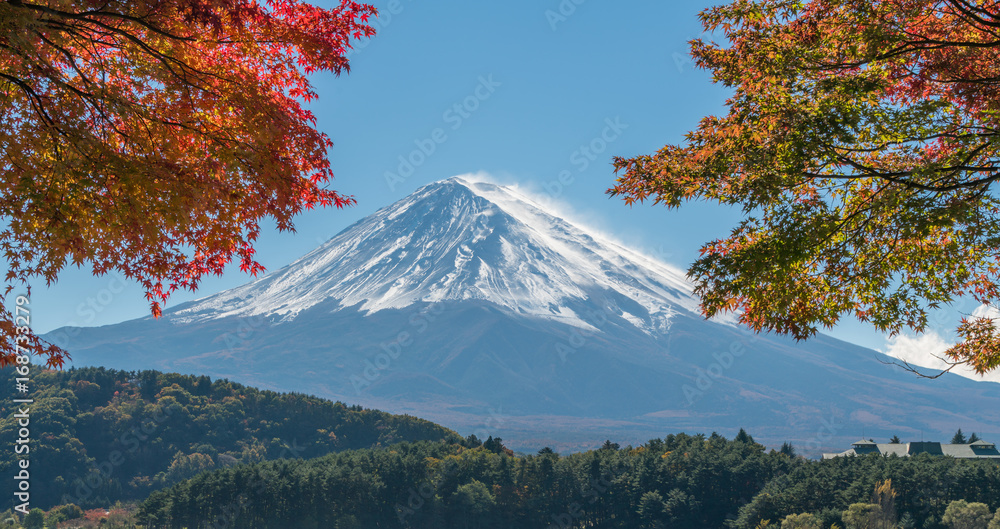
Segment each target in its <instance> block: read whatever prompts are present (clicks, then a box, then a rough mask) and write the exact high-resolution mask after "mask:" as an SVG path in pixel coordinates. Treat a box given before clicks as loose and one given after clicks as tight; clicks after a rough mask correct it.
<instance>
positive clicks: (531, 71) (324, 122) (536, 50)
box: [33, 0, 884, 347]
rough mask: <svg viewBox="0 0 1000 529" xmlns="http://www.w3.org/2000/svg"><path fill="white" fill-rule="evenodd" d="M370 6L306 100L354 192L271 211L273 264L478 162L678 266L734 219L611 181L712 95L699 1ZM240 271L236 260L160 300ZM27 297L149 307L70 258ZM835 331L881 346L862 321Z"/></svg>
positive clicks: (116, 315)
mask: <svg viewBox="0 0 1000 529" xmlns="http://www.w3.org/2000/svg"><path fill="white" fill-rule="evenodd" d="M330 4H332V3H330ZM374 5H375V6H376V7H377V8H379V10H380V12H381V13H382V14H381V16H380V19H379V21H378V22H377V23H376V26H377V28H378V34H377V35H376V36H375V37H374V38H373V39H372V40H370V41H368V42H366V43H362V45H360V46H358V48H357V49H356V50H355V51H354V52H353V53H352V54H351V56H350V57H351V61H352V71H351V73H350V74H348V75H344V76H342V77H340V78H336V77H333V76H331V75H317V76H316V77H315V78H314V83H315V86H316V89H317V91H318V93H319V94H320V97H319V99H318V101H316V102H315V104H313V105H312V108H313V110H314V112H315V113H316V115H317V117H318V124H319V128H320V129H321V130H322V131H324V132H326V133H327V134H328V135H329V136H330V137H331V138H332V139H333V141H334V143H335V146H334V147H333V148H332V149H331V151H330V157H331V161H332V163H333V167H334V170H335V172H336V174H337V178H336V180H335V181H334V182H332V184H331V187H332V188H334V189H337V190H338V191H341V192H343V193H346V194H350V195H353V196H354V197H355V198H356V199H357V201H358V205H357V206H356V207H354V208H350V209H347V210H323V211H317V212H310V213H308V214H305V215H302V216H301V217H300V218H299V219H298V222H297V233H294V234H293V233H278V232H275V231H274V230H273V229H271V227H270V226H271V225H270V224H268V225H267V226H268V227H267V228H266V229H265V233H264V235H263V236H262V238H261V240H260V243H259V245H258V252H259V256H260V259H261V262H262V263H263V264H264V265H265V266H266V267H267V268H268V269H269V270H275V269H277V268H279V267H281V266H283V265H285V264H287V263H289V262H291V261H292V260H294V259H295V258H296V257H298V256H300V255H302V254H304V253H306V252H308V251H309V250H311V249H313V248H314V247H316V246H317V245H318V244H319V243H321V242H322V241H325V240H326V239H328V238H330V237H332V236H333V235H335V234H336V233H337V232H339V231H340V230H341V229H343V228H345V227H346V226H348V225H349V224H351V223H353V222H354V221H356V220H357V219H359V218H361V217H363V216H365V215H368V214H370V213H372V212H373V211H375V210H377V209H379V208H381V207H384V206H386V205H388V204H391V203H392V202H394V201H396V200H398V199H400V198H402V197H404V196H406V195H407V194H408V193H410V192H411V191H413V190H414V189H416V188H418V187H420V186H422V185H424V184H427V183H429V182H433V181H436V180H441V179H444V178H447V177H449V176H453V175H457V174H463V173H470V172H477V171H485V172H488V173H490V174H491V175H493V176H494V177H495V178H496V179H497V180H499V181H500V182H516V183H519V184H521V185H523V186H526V187H528V188H529V189H534V190H535V191H537V192H540V193H545V194H548V195H549V196H551V197H553V198H556V199H558V200H559V201H561V202H563V203H564V204H565V205H567V206H568V207H570V208H572V209H573V210H574V211H575V213H576V216H577V217H584V218H586V219H587V220H588V223H590V224H591V225H592V226H594V227H597V228H599V229H601V230H603V231H605V232H608V233H610V234H612V235H614V236H616V237H617V238H618V239H620V240H622V241H624V242H626V243H628V244H630V245H632V246H635V247H637V248H639V249H641V250H643V251H645V252H647V253H649V254H651V255H654V256H657V257H659V258H661V259H663V260H665V261H667V262H670V263H672V264H675V265H678V266H680V267H682V268H687V266H688V264H690V262H691V261H692V260H693V259H694V258H695V257H696V256H697V252H698V248H699V247H700V245H701V244H702V243H704V242H706V241H708V240H710V239H712V238H716V237H721V236H724V235H725V234H726V233H728V230H729V228H731V227H732V226H733V225H734V224H735V222H737V221H738V219H739V218H740V216H739V211H737V210H732V209H728V208H724V207H720V206H715V205H711V204H704V203H695V204H689V205H687V206H685V207H684V208H683V209H681V210H679V211H668V210H666V209H665V208H662V207H655V206H651V205H642V206H636V207H632V208H629V207H627V206H625V205H624V203H623V202H621V201H620V200H619V199H611V198H609V197H608V196H607V195H606V194H605V191H606V190H607V188H608V187H610V186H611V185H612V183H613V181H614V174H613V172H612V170H611V158H612V157H613V156H616V155H621V156H632V155H636V154H642V153H651V152H653V151H655V150H657V149H659V148H660V147H662V146H663V145H664V144H666V143H671V142H679V141H681V140H682V139H683V136H684V134H685V132H687V131H688V130H691V129H692V128H694V127H695V126H696V125H697V122H698V120H699V119H700V118H701V117H702V116H704V115H706V114H712V113H720V112H723V111H724V106H723V103H724V100H725V97H726V95H727V91H726V90H725V89H724V88H723V87H720V86H717V85H713V84H712V83H711V80H710V77H709V75H708V74H707V73H706V72H704V71H701V70H697V69H695V68H694V66H693V64H692V63H691V62H690V60H689V58H688V56H687V52H688V45H687V41H689V40H690V39H692V38H694V37H696V36H699V35H701V34H702V28H701V26H700V23H699V22H698V19H697V16H696V15H697V13H698V11H700V10H701V9H703V8H705V7H707V6H708V5H709V4H708V3H702V2H663V1H629V0H626V1H622V2H610V1H607V0H508V1H505V2H459V1H456V0H435V1H434V2H429V1H421V0H394V1H392V2H389V1H386V0H377V1H376V2H375V3H374ZM421 146H423V151H420V147H421ZM432 148H433V151H432ZM425 152H429V153H430V154H424V153H425ZM401 159H404V160H407V159H408V160H409V161H410V162H411V163H409V165H412V170H411V168H410V167H408V166H407V164H403V162H401ZM412 162H417V163H412ZM560 175H561V176H562V180H563V182H560ZM248 280H249V278H248V276H246V275H245V274H242V273H241V272H240V271H239V269H238V268H237V267H230V270H229V271H228V272H227V273H226V274H224V275H223V276H222V277H217V278H216V277H213V278H209V279H207V280H206V281H204V283H203V284H202V286H201V288H200V290H199V291H198V292H197V293H194V294H192V293H188V292H184V293H179V294H176V295H175V296H174V297H173V298H172V302H171V304H176V303H179V302H182V301H185V300H189V299H193V298H196V297H201V296H205V295H208V294H212V293H214V292H217V291H219V290H223V289H226V288H230V287H233V286H236V285H239V284H242V283H245V282H246V281H248ZM33 306H34V312H33V315H34V317H35V328H36V330H37V331H39V332H46V331H49V330H52V329H55V328H58V327H61V326H63V325H105V324H109V323H115V322H119V321H124V320H128V319H132V318H137V317H142V316H145V315H148V313H149V309H148V305H147V303H146V302H145V300H144V298H143V296H142V292H141V289H140V288H138V287H137V286H135V285H130V284H126V283H122V282H121V281H120V280H119V279H118V278H116V277H114V276H105V277H99V278H95V277H93V276H92V274H91V272H90V270H89V269H76V268H71V269H67V270H65V271H63V273H62V275H61V276H60V279H59V281H58V282H57V283H56V284H55V285H53V286H52V287H50V288H45V287H44V286H42V285H38V286H36V287H35V289H34V292H33ZM832 334H834V335H836V336H838V337H840V338H843V339H847V340H850V341H854V342H856V343H860V344H862V345H867V346H872V347H881V346H883V344H884V338H883V337H882V336H881V335H879V334H877V333H875V332H874V331H873V330H871V329H868V328H865V327H864V326H862V325H859V324H850V325H845V326H843V327H841V328H838V329H836V330H835V331H834V332H833V333H832Z"/></svg>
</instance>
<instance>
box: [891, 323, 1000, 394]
mask: <svg viewBox="0 0 1000 529" xmlns="http://www.w3.org/2000/svg"><path fill="white" fill-rule="evenodd" d="M980 309H983V310H982V311H980ZM988 311H993V312H995V313H996V316H992V317H997V316H1000V312H996V309H993V308H983V307H980V308H979V309H976V311H975V312H973V314H974V315H986V314H988ZM979 312H981V314H976V313H979ZM952 345H954V343H953V342H949V341H947V340H945V339H944V338H942V337H941V335H939V334H938V333H936V332H934V331H927V332H925V333H923V334H918V335H916V336H912V335H899V336H893V337H891V338H888V339H886V342H885V346H886V349H885V350H883V351H882V352H883V353H885V354H887V355H889V356H892V357H895V358H898V359H900V360H903V361H905V362H907V363H909V364H910V365H913V366H920V367H923V368H925V369H923V370H921V371H922V372H923V373H925V374H936V372H937V371H939V370H944V369H947V368H948V364H947V363H946V362H945V361H944V360H941V357H943V356H944V351H945V350H946V349H948V348H949V347H951V346H952ZM951 372H952V373H955V374H956V375H961V376H963V377H966V378H971V379H973V380H988V381H992V382H1000V373H998V372H993V373H989V374H986V375H977V374H976V373H975V372H973V371H972V369H970V368H968V367H966V366H958V367H956V368H954V369H952V370H951Z"/></svg>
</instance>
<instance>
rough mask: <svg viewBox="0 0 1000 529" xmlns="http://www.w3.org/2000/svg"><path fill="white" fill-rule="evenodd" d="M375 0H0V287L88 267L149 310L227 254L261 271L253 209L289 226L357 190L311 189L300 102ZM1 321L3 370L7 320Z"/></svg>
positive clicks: (321, 150)
mask: <svg viewBox="0 0 1000 529" xmlns="http://www.w3.org/2000/svg"><path fill="white" fill-rule="evenodd" d="M374 13H375V9H374V8H373V7H371V6H368V5H364V4H361V3H358V2H353V1H349V0H342V1H341V2H340V4H339V5H338V6H337V7H335V8H332V9H322V8H319V7H315V6H313V5H310V4H308V3H305V2H302V1H300V0H266V2H258V1H257V0H163V1H160V0H156V1H152V0H128V1H124V0H109V1H102V2H95V1H92V0H40V1H38V2H28V1H23V0H7V1H3V2H0V50H2V53H0V119H2V123H3V126H2V127H0V150H2V151H0V152H2V155H3V159H2V161H0V186H2V189H3V190H4V191H3V193H2V194H0V218H2V219H3V225H2V227H0V248H2V250H3V256H4V258H5V259H6V261H7V275H6V278H5V280H6V285H7V288H6V290H5V291H4V295H8V294H9V293H10V292H11V291H12V290H13V289H14V288H15V287H17V286H18V285H25V284H27V283H28V281H29V280H30V279H31V278H41V279H43V280H44V281H46V282H47V283H52V282H53V281H55V279H56V277H57V274H58V273H59V271H60V270H61V269H63V268H64V267H65V266H66V265H68V264H75V265H77V266H83V265H85V264H89V265H90V266H92V267H93V271H94V273H95V274H104V273H107V272H110V271H117V272H120V273H121V274H123V275H124V276H125V277H127V278H130V279H133V280H135V281H137V282H138V283H140V284H141V285H142V286H143V287H144V288H145V290H146V297H147V298H148V299H149V301H150V304H151V309H152V312H153V314H154V315H158V314H159V313H160V306H161V303H162V302H164V301H165V300H166V299H167V298H168V296H169V295H170V294H171V293H172V292H174V291H176V290H177V289H179V288H186V289H195V288H196V287H197V285H198V283H199V280H200V279H201V278H202V277H203V276H204V275H205V274H207V273H215V274H218V273H221V272H222V270H223V268H224V267H225V266H226V265H227V264H228V263H230V262H231V261H232V260H233V259H234V258H236V259H238V260H239V262H240V267H241V268H242V269H243V270H244V271H246V272H249V273H251V274H257V273H258V272H259V271H261V270H262V269H263V267H262V266H261V265H260V263H258V262H257V261H256V260H255V258H254V241H255V240H256V238H257V237H258V234H259V233H260V224H259V223H260V221H261V220H262V219H263V218H266V217H270V218H272V219H273V220H274V221H275V223H276V225H277V227H278V229H279V230H291V229H293V227H294V226H293V223H292V217H293V216H294V215H296V214H297V213H299V212H301V211H303V210H304V209H308V208H313V207H315V206H331V205H332V206H336V207H343V206H345V205H348V204H350V203H352V202H353V199H352V198H351V197H349V196H342V195H340V194H338V193H337V192H335V191H333V190H330V189H326V188H324V187H323V186H324V183H325V182H327V181H328V180H329V179H330V178H331V177H332V171H331V168H330V163H329V160H328V157H327V153H326V151H327V149H328V148H329V147H330V146H331V145H332V143H331V141H330V139H329V138H328V137H327V136H326V135H325V134H323V133H321V132H319V131H318V130H316V121H315V118H314V116H313V115H312V114H311V113H310V112H309V111H308V110H307V109H305V108H304V107H303V105H304V103H306V102H308V101H310V100H312V99H313V98H315V97H316V94H315V93H314V91H313V90H312V88H311V85H310V83H309V81H308V78H307V77H306V76H307V74H309V73H312V72H315V71H318V70H326V71H331V72H334V73H336V74H340V73H341V72H344V71H347V70H348V61H347V58H346V56H345V54H346V51H347V50H348V49H349V48H350V42H351V39H355V38H363V37H368V36H371V35H373V34H374V29H373V28H372V27H371V26H369V25H367V20H368V18H369V17H370V16H371V15H373V14H374ZM0 316H2V317H0V336H2V340H3V341H4V344H3V345H4V346H3V350H4V351H6V352H5V353H4V354H3V355H0V365H3V364H6V363H10V362H11V361H12V359H13V357H12V355H11V353H10V351H13V350H14V348H13V345H14V339H15V333H16V330H17V329H16V327H15V321H14V319H13V317H12V314H11V312H10V311H9V310H6V309H5V310H4V311H3V313H2V314H0ZM23 345H24V344H23V343H22V346H23ZM27 345H29V346H30V347H29V349H30V350H32V351H34V352H35V353H44V354H47V355H48V361H49V364H50V365H61V363H62V358H63V354H62V352H61V351H59V350H57V349H56V348H54V347H51V346H47V345H46V344H43V343H42V342H41V341H40V340H39V339H38V338H37V337H34V336H31V337H30V343H28V344H27Z"/></svg>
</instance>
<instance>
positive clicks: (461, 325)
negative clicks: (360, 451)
mask: <svg viewBox="0 0 1000 529" xmlns="http://www.w3.org/2000/svg"><path fill="white" fill-rule="evenodd" d="M677 229H683V228H682V227H678V228H677ZM697 307H698V300H697V299H696V298H695V297H694V296H693V295H692V286H691V284H690V283H689V282H688V281H687V280H686V278H685V276H684V274H683V272H681V271H679V270H677V269H675V268H673V267H671V266H669V265H666V264H664V263H661V262H658V261H657V260H655V259H652V258H649V257H647V256H645V255H643V254H641V253H639V252H636V251H634V250H631V249H629V248H627V247H626V246H625V245H622V244H620V243H617V242H615V241H613V240H611V239H609V238H607V237H605V236H603V235H601V234H599V233H597V232H594V231H592V230H590V229H588V228H585V227H583V226H580V225H577V224H574V223H572V222H569V221H567V220H564V219H562V218H560V217H558V216H556V215H554V214H552V213H551V212H550V211H548V208H546V207H545V205H544V204H543V201H539V200H536V199H533V198H532V197H531V196H529V195H528V194H526V193H523V192H521V191H520V190H518V189H517V188H515V187H507V186H501V185H497V184H493V183H490V182H483V181H474V180H472V179H469V178H465V177H455V178H451V179H448V180H444V181H441V182H437V183H434V184H430V185H427V186H425V187H423V188H421V189H419V190H417V191H416V192H414V193H413V194H412V195H410V196H408V197H406V198H404V199H402V200H400V201H399V202H397V203H395V204H392V205H390V206H388V207H386V208H383V209H382V210H379V211H378V212H376V213H374V214H372V215H371V216H369V217H366V218H364V219H362V220H360V221H358V222H357V223H355V224H354V225H352V226H350V227H348V228H347V229H345V230H344V231H342V232H341V233H339V234H338V235H336V236H334V237H333V238H332V239H330V240H329V241H327V242H326V243H324V244H323V245H321V246H320V247H318V248H316V249H315V250H314V251H312V252H310V253H309V254H307V255H305V256H303V257H301V258H300V259H298V260H296V261H294V262H293V263H291V264H289V265H288V266H285V267H284V268H281V269H279V270H276V271H274V272H273V273H271V274H269V275H267V276H265V277H261V278H258V279H256V280H254V281H251V282H250V283H247V284H246V285H243V286H241V287H238V288H234V289H231V290H227V291H224V292H220V293H218V294H214V295H211V296H208V297H205V298H202V299H200V300H196V301H192V302H189V303H185V304H182V305H178V306H177V307H174V308H172V309H170V310H167V311H165V312H164V314H163V316H162V317H161V318H160V319H152V318H149V317H147V318H141V319H137V320H132V321H128V322H124V323H120V324H116V325H109V326H104V327H88V328H62V329H57V330H56V331H53V332H52V333H50V335H49V336H48V337H49V338H50V339H53V341H54V342H55V343H57V344H59V345H62V346H63V347H65V348H66V349H67V350H68V351H69V352H70V353H71V354H72V356H73V359H74V364H75V365H105V366H108V367H114V368H119V369H160V370H168V371H179V372H184V373H193V374H208V375H211V376H214V377H225V378H229V379H231V380H236V381H239V382H243V383H247V384H252V385H256V386H260V387H265V388H269V389H274V390H280V391H298V392H304V393H312V394H315V395H318V396H321V397H327V398H333V399H338V400H341V401H343V402H346V403H357V404H362V405H365V406H372V407H377V408H381V409H384V410H386V411H390V412H395V413H410V414H414V415H418V416H421V417H424V418H427V419H430V420H434V421H436V422H439V423H441V424H443V425H445V426H448V427H451V428H454V429H456V430H458V431H459V432H460V433H463V434H468V433H475V434H476V435H478V436H480V437H484V438H485V437H486V436H487V435H493V436H502V437H503V438H504V439H505V443H507V444H508V446H511V447H513V448H519V447H520V448H525V449H527V448H538V447H541V446H544V445H549V446H554V447H556V448H559V449H563V450H576V449H582V448H590V447H592V446H594V445H596V444H599V443H600V442H601V441H603V440H604V439H608V438H610V439H613V440H617V441H619V442H622V441H625V442H643V441H646V440H647V439H649V438H652V437H662V436H663V435H665V434H667V433H671V432H677V431H682V430H685V431H689V432H696V431H704V432H710V431H719V432H721V433H732V432H734V431H735V430H736V429H738V428H740V427H745V428H747V429H748V430H749V431H750V432H751V433H753V434H754V436H755V437H756V438H757V439H758V440H759V441H762V442H765V443H769V444H780V443H781V442H782V441H786V440H787V441H792V442H793V443H796V444H797V445H798V446H799V448H800V452H803V453H807V454H815V453H818V452H820V451H822V450H827V451H833V450H834V449H836V450H838V451H839V450H842V449H843V448H845V446H846V445H849V443H850V442H851V441H854V440H856V438H857V437H858V436H859V435H862V433H864V434H865V435H867V436H879V437H888V436H891V435H900V436H901V437H903V438H904V439H906V438H908V437H915V436H917V435H929V436H930V437H931V438H934V437H935V436H942V435H944V434H946V433H947V434H950V432H953V431H954V430H955V429H956V428H959V427H961V428H963V429H965V430H966V431H976V432H980V436H987V437H989V436H990V435H992V436H993V437H1000V385H998V384H996V383H991V382H976V381H972V380H969V379H965V378H962V377H959V376H957V375H945V376H943V377H941V378H939V379H936V380H924V379H918V378H916V377H915V376H914V375H912V374H910V373H908V372H905V371H903V370H902V369H900V368H898V367H896V366H893V365H888V364H887V362H889V361H890V360H891V359H889V358H888V357H884V356H882V355H880V354H879V353H876V352H875V351H871V350H868V349H864V348H861V347H857V346H854V345H851V344H848V343H845V342H841V341H838V340H835V339H833V338H830V337H826V336H819V337H817V338H815V339H812V340H809V341H807V342H800V343H796V342H793V341H790V340H786V339H783V338H780V337H774V336H767V335H765V336H757V335H752V334H749V333H747V332H746V331H744V330H743V329H741V328H740V327H738V326H736V325H734V324H733V323H732V322H731V321H728V320H725V319H718V320H705V319H704V318H703V317H702V316H701V315H700V314H699V312H698V309H697Z"/></svg>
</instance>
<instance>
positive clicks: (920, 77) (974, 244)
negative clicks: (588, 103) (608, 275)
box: [610, 0, 1000, 373]
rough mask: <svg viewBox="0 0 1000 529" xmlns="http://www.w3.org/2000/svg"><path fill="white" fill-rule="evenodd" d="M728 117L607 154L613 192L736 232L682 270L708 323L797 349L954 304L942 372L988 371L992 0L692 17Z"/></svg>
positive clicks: (999, 150)
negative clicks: (716, 221)
mask: <svg viewBox="0 0 1000 529" xmlns="http://www.w3.org/2000/svg"><path fill="white" fill-rule="evenodd" d="M701 18H702V20H703V22H704V25H705V27H706V29H707V30H710V31H713V32H714V33H713V35H714V38H715V39H716V40H718V42H705V41H703V40H696V41H693V42H692V52H693V56H694V57H695V59H696V60H697V62H698V64H699V65H700V66H701V67H703V68H706V69H708V70H710V71H711V72H712V73H713V75H714V79H715V81H716V82H719V83H722V84H723V85H725V86H727V87H730V88H732V90H733V93H732V97H730V98H729V99H728V101H727V106H728V114H727V115H724V116H709V117H706V118H704V119H703V120H702V121H701V123H700V124H699V126H698V128H697V129H696V130H694V131H692V132H690V133H689V134H688V136H687V141H686V142H685V143H683V144H681V145H668V146H666V147H664V148H663V149H662V150H660V151H659V152H657V153H655V154H653V155H647V156H637V157H635V158H629V159H626V158H619V159H616V161H615V164H616V169H617V171H618V172H619V179H618V180H617V182H616V185H615V186H614V188H613V189H611V190H610V193H611V194H613V195H620V196H622V197H624V199H625V200H626V202H628V203H633V202H635V201H644V200H652V201H655V202H656V203H661V204H664V205H666V206H668V207H678V206H680V205H681V204H682V203H684V202H686V201H689V200H710V201H716V202H719V203H722V204H729V205H736V206H739V207H741V208H742V209H743V211H744V212H745V214H746V218H745V221H744V222H742V223H741V224H740V225H739V226H738V227H736V228H735V229H734V230H733V232H732V233H731V235H730V236H729V237H728V238H725V239H722V240H716V241H712V242H710V243H708V244H706V245H705V246H704V247H703V249H702V256H701V257H700V258H699V259H698V260H697V261H696V262H695V263H694V264H693V266H692V267H691V269H690V273H691V275H692V277H693V278H694V279H695V280H696V281H697V285H698V287H697V290H698V293H699V294H701V296H702V298H703V309H704V312H705V313H706V314H707V315H713V314H716V313H718V312H720V311H736V312H738V313H739V317H740V319H741V320H742V322H743V323H745V324H747V325H749V326H750V327H752V328H754V329H757V330H768V331H776V332H779V333H785V334H790V335H792V336H794V337H796V338H800V339H801V338H807V337H809V336H811V335H813V334H814V333H815V332H816V331H817V329H818V328H819V327H820V326H823V327H830V326H833V325H835V324H836V323H837V322H838V321H839V320H840V318H841V317H842V316H843V315H853V316H856V317H857V318H859V319H861V320H863V321H868V322H871V323H872V324H874V325H875V326H876V327H877V328H879V329H881V330H883V331H888V332H890V333H898V332H900V331H902V330H904V329H912V330H916V331H922V330H924V329H925V328H926V326H927V324H928V315H929V313H930V312H931V311H933V310H934V309H936V308H939V307H947V306H949V305H951V304H954V303H955V302H956V301H957V300H959V299H968V300H972V299H974V300H975V301H976V302H978V304H981V305H983V306H984V307H983V308H981V309H980V310H979V311H978V312H977V313H976V314H975V315H967V317H966V318H965V319H963V320H962V323H961V324H960V325H959V327H958V332H959V335H960V336H961V338H962V343H960V344H959V345H957V346H955V347H954V348H952V349H950V350H949V351H948V353H947V354H948V355H949V356H950V357H951V359H952V361H954V362H956V363H965V364H969V365H970V366H971V367H972V368H973V369H975V370H976V371H977V372H980V373H983V372H986V371H989V370H992V369H995V368H997V367H998V366H1000V335H998V333H997V330H996V326H995V325H994V321H993V320H992V319H990V318H989V317H988V315H989V314H990V312H991V311H990V310H989V308H991V307H995V306H996V304H997V301H998V299H1000V288H998V284H997V282H998V272H1000V251H998V248H1000V222H998V220H1000V219H998V206H1000V203H998V200H997V193H996V187H995V182H996V181H997V180H1000V160H998V156H1000V2H998V1H996V0H984V1H973V0H943V1H930V0H875V1H870V0H841V1H837V0H814V1H809V2H801V1H788V0H763V1H756V2H754V1H750V0H737V1H735V2H733V3H731V4H728V5H725V6H721V7H715V8H711V9H708V10H706V11H704V12H702V14H701Z"/></svg>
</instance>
